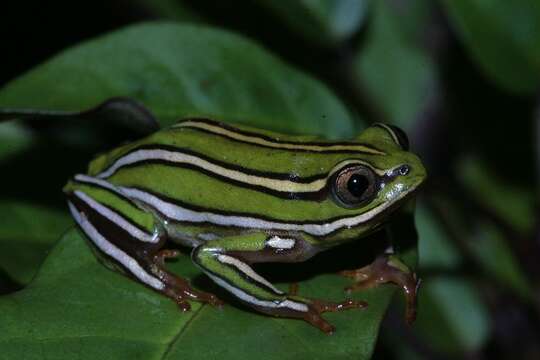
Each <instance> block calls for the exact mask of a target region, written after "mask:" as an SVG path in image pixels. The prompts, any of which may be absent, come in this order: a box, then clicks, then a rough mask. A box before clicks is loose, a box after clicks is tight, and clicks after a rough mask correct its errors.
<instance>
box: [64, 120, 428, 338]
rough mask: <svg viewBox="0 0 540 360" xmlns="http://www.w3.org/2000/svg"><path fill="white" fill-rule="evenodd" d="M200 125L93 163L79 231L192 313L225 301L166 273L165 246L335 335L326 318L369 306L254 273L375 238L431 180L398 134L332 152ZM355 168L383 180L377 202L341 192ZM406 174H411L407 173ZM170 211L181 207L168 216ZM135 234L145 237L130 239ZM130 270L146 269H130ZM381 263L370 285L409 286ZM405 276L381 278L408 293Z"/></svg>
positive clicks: (372, 133) (254, 302) (400, 268)
mask: <svg viewBox="0 0 540 360" xmlns="http://www.w3.org/2000/svg"><path fill="white" fill-rule="evenodd" d="M193 123H194V124H195V126H190V121H188V122H180V123H179V125H177V126H173V127H171V128H168V129H164V130H161V131H159V132H156V133H154V134H152V135H150V136H148V137H147V138H144V139H142V140H139V141H136V142H134V143H131V144H127V145H124V146H121V147H119V148H116V149H114V150H112V151H110V152H108V153H105V154H102V155H100V156H98V157H97V158H96V159H95V160H94V161H92V163H91V164H90V166H89V170H88V173H87V175H78V176H76V177H75V178H74V179H73V180H71V181H70V182H69V183H68V184H67V185H66V187H65V188H64V191H65V193H66V194H67V196H68V199H69V202H70V207H71V210H72V213H73V215H74V217H75V219H76V220H77V222H78V224H79V225H80V226H81V228H82V230H83V231H84V232H85V233H86V234H87V235H88V238H89V239H90V240H91V241H92V243H93V244H94V245H96V247H97V248H98V249H99V250H101V252H102V253H104V255H105V256H106V257H107V258H109V259H110V260H112V261H113V262H114V263H116V265H118V267H119V268H120V269H121V270H123V271H124V272H125V273H127V274H128V275H130V276H133V277H134V278H135V279H137V280H139V281H141V282H143V283H145V284H146V285H147V286H150V287H152V288H154V289H155V290H157V291H160V292H161V293H163V294H165V295H167V296H169V297H171V298H173V299H174V300H175V301H176V302H177V303H178V304H179V305H180V306H181V308H182V309H184V310H187V309H189V303H188V302H187V300H198V301H203V302H209V303H212V304H220V301H219V300H218V299H217V298H216V297H215V296H214V295H211V294H207V293H204V292H200V291H197V290H194V289H192V288H191V287H189V284H188V283H187V282H186V281H185V280H183V279H182V278H180V277H177V276H176V275H174V274H171V273H169V272H167V271H166V270H165V268H164V264H163V260H164V259H165V258H167V257H174V256H176V255H177V252H175V251H169V250H163V247H164V245H165V243H166V240H168V239H170V240H173V241H175V242H177V243H179V244H181V245H185V246H189V247H192V248H193V252H192V259H193V261H194V262H195V264H197V265H198V266H199V267H200V268H201V269H202V270H203V271H204V272H205V273H206V274H208V275H209V276H210V277H211V278H212V279H213V280H214V281H216V283H218V284H219V285H221V286H223V287H224V288H225V289H227V290H229V291H231V292H232V293H233V295H235V296H237V297H238V298H239V300H241V301H243V302H244V303H246V304H247V305H249V306H251V307H253V308H255V309H257V310H259V311H261V312H264V313H267V314H271V315H274V316H286V317H293V318H301V319H304V320H306V321H308V322H309V323H311V324H313V325H315V326H317V327H318V328H320V329H321V330H323V331H325V332H328V333H330V332H332V331H333V327H332V326H331V325H330V324H328V323H327V322H326V321H325V320H324V319H323V318H322V317H321V316H320V314H321V313H322V312H325V311H337V310H342V309H346V308H352V307H361V306H363V304H362V303H359V302H353V301H346V302H343V303H338V304H333V303H329V302H324V301H320V300H310V299H305V298H302V297H299V296H296V295H295V294H286V293H282V292H280V291H278V290H277V289H275V288H273V287H272V286H271V284H269V283H267V282H266V281H265V280H264V279H262V278H260V276H258V275H257V274H255V273H254V271H253V270H252V269H251V267H250V266H249V264H252V263H256V262H297V261H304V260H306V259H309V258H310V257H312V256H313V255H315V254H316V253H318V252H320V251H323V250H326V249H328V248H332V247H334V246H336V245H339V244H342V243H345V242H349V241H353V240H357V239H358V238H360V237H362V236H365V235H367V234H369V233H370V232H372V231H374V230H375V229H377V228H379V227H380V226H381V224H383V223H384V222H385V221H386V220H387V218H388V215H390V214H391V213H392V212H393V211H394V210H396V209H397V208H399V207H400V206H401V205H402V204H403V203H405V202H406V201H407V200H408V199H409V198H410V197H411V196H412V195H413V194H414V193H415V192H416V189H417V188H418V187H419V185H420V184H421V183H422V182H423V181H424V179H425V177H426V172H425V169H424V167H423V165H422V163H421V161H420V160H419V159H418V157H417V156H416V155H414V154H413V153H411V152H408V151H406V150H405V149H404V148H405V146H404V144H403V143H402V142H400V140H402V139H401V138H400V137H399V135H400V133H396V131H395V129H394V128H392V127H388V126H384V125H379V126H373V127H370V128H368V129H366V130H365V131H364V132H362V133H361V134H360V135H359V136H358V137H357V138H356V139H355V140H354V141H352V142H348V143H344V142H341V143H331V142H324V141H322V140H320V139H315V138H312V137H298V136H287V135H281V134H275V133H271V132H269V131H264V130H258V129H251V128H247V127H241V126H234V127H233V126H230V125H224V124H221V123H218V122H214V121H211V120H191V124H193ZM252 139H254V140H252ZM269 143H270V144H269ZM283 144H287V145H285V146H283ZM304 145H305V146H307V150H306V148H305V147H303V146H304ZM332 146H334V148H332ZM335 146H342V148H336V147H335ZM361 146H365V147H367V148H368V149H367V150H365V151H364V150H363V149H362V148H357V147H361ZM321 149H322V150H321ZM329 149H330V151H328V150H329ZM177 150H178V151H181V152H182V153H181V154H180V155H178V156H180V157H181V159H180V160H179V159H176V160H173V159H171V158H170V157H169V155H163V154H162V153H163V152H167V153H168V154H169V153H170V152H174V153H175V156H176V154H177V153H176V151H177ZM158 153H159V154H161V155H159V154H158ZM156 154H158V155H159V156H158V155H156ZM126 159H127V160H126ZM358 164H361V165H360V166H361V167H364V168H366V167H369V169H371V173H372V174H375V173H376V175H374V176H373V177H372V178H371V179H376V180H373V188H372V190H371V195H370V196H368V197H367V198H366V199H363V200H362V201H356V202H354V201H353V203H348V202H347V201H348V200H350V199H347V201H344V200H343V198H342V197H341V195H340V194H341V192H347V191H348V190H347V189H349V188H347V186H346V184H347V182H344V183H343V184H341V187H340V186H338V185H336V179H337V178H338V176H339V175H340V174H341V173H342V171H343V169H344V168H345V167H348V166H353V167H354V166H358ZM403 165H406V166H408V168H407V171H406V172H405V173H403V174H400V173H399V169H400V167H402V166H403ZM115 166H116V167H115ZM224 169H225V170H224ZM355 171H356V170H355ZM246 174H247V176H246ZM344 178H345V177H344ZM261 179H262V180H261ZM346 179H348V178H346ZM261 181H262V183H261ZM314 181H318V182H317V184H314V183H313V182H314ZM308 183H309V184H308ZM371 183H372V182H369V184H371ZM291 184H292V185H291ZM295 186H297V187H295ZM336 189H338V190H336ZM134 191H135V192H134ZM137 191H138V192H137ZM340 191H341V192H340ZM141 192H142V193H143V195H141ZM148 194H150V195H148ZM149 196H152V197H153V199H156V198H159V199H160V200H161V202H154V201H150V200H149V199H150V198H149ZM164 204H165V205H164ZM170 204H173V205H175V206H177V207H176V208H175V209H172V210H171V209H169V208H167V206H168V205H170ZM179 208H180V210H179ZM186 209H187V210H186ZM175 211H176V212H175ZM186 211H187V212H186ZM208 213H211V214H213V215H210V216H209V215H208ZM178 214H180V215H178ZM223 218H226V219H227V220H225V222H223V221H224V220H222V219H223ZM248 218H249V219H254V218H255V219H257V221H255V222H254V221H251V220H249V219H248ZM338 219H341V220H338ZM355 219H356V220H355ZM339 221H342V222H345V223H346V224H341V223H339ZM261 222H262V223H264V224H263V225H261ZM126 223H128V225H126ZM274 224H275V225H274ZM306 224H310V225H307V227H306ZM309 226H312V227H309ZM133 228H137V229H138V230H139V233H144V234H146V240H144V239H143V240H141V239H140V238H138V237H137V236H138V234H139V233H137V234H135V235H134V232H133V231H131V233H130V231H129V229H133ZM92 229H93V230H92ZM96 233H97V234H99V235H96ZM139 235H140V234H139ZM139 237H140V236H139ZM112 248H115V249H113V250H111V249H112ZM116 250H120V251H121V254H120V255H119V253H118V251H116ZM130 261H131V263H133V261H135V262H136V263H137V265H138V266H135V267H136V268H134V267H133V266H131V267H130V266H126V264H127V263H129V262H130ZM384 264H386V265H385V266H386V267H384V266H383V268H381V269H378V272H379V273H378V274H372V275H373V276H372V277H376V275H384V274H388V273H392V274H394V273H396V272H398V275H399V276H401V277H402V275H403V274H405V275H406V277H407V281H408V282H407V286H409V288H410V287H411V284H410V282H411V277H412V276H413V274H412V273H411V272H410V271H409V270H408V269H407V268H406V267H404V265H403V264H401V263H399V262H398V260H396V259H395V257H392V261H385V262H384ZM368 270H369V269H368ZM383 273H384V274H383ZM365 275H366V269H363V273H362V274H360V273H355V275H353V277H355V278H362V279H363V280H365V279H366V277H365ZM394 275H395V274H394ZM399 276H398V277H399ZM379 277H381V276H379ZM398 277H396V276H387V277H385V276H382V278H385V281H393V282H397V283H399V284H400V285H404V284H403V281H401V280H396V279H398ZM149 279H150V280H149ZM414 279H415V278H414ZM414 283H416V282H415V281H414ZM413 285H414V284H413Z"/></svg>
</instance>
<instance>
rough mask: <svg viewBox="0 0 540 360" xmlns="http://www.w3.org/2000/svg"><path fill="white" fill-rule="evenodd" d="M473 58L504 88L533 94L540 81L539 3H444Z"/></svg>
mask: <svg viewBox="0 0 540 360" xmlns="http://www.w3.org/2000/svg"><path fill="white" fill-rule="evenodd" d="M442 3H443V4H444V6H445V8H446V11H447V14H448V16H449V18H450V20H451V21H452V22H453V24H454V27H455V28H456V30H457V32H458V33H459V35H460V36H461V39H462V41H463V43H464V44H465V46H466V47H467V49H468V51H469V52H470V54H471V56H472V58H473V59H474V60H475V61H476V62H477V63H478V64H480V66H481V67H482V69H483V70H484V71H485V72H486V73H487V74H488V75H489V76H490V77H491V78H492V79H493V80H494V81H495V82H496V83H497V84H498V85H499V86H501V87H503V88H504V89H507V90H509V91H513V92H517V93H533V92H535V91H536V90H538V87H539V82H540V42H539V41H538V39H539V38H540V3H539V2H538V1H537V0H516V1H506V0H492V1H484V0H443V1H442Z"/></svg>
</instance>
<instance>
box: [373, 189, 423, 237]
mask: <svg viewBox="0 0 540 360" xmlns="http://www.w3.org/2000/svg"><path fill="white" fill-rule="evenodd" d="M424 183H425V181H423V180H422V181H418V182H416V183H415V184H414V185H412V186H411V187H410V188H409V189H408V190H407V191H406V192H404V193H402V194H401V195H400V196H398V197H397V198H396V199H395V200H393V201H392V204H390V205H389V206H388V207H386V208H385V209H384V211H381V212H379V214H378V215H376V216H375V217H374V218H373V220H374V221H373V222H374V224H376V225H375V226H374V227H373V229H374V230H375V229H379V228H381V227H382V226H384V225H385V224H386V223H388V221H389V218H390V217H391V215H392V214H394V213H395V212H396V211H398V210H399V209H401V208H402V207H403V205H404V204H405V203H407V202H408V201H410V200H411V199H412V198H414V197H415V196H416V194H417V193H418V190H419V189H420V188H421V187H423V185H424ZM381 206H383V205H381Z"/></svg>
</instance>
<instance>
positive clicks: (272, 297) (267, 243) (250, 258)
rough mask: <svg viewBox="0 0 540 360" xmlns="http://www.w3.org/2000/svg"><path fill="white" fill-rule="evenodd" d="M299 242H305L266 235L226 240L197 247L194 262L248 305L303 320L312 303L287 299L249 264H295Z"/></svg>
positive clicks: (248, 235) (194, 252)
mask: <svg viewBox="0 0 540 360" xmlns="http://www.w3.org/2000/svg"><path fill="white" fill-rule="evenodd" d="M297 242H303V241H302V240H299V239H282V238H279V237H277V236H270V235H267V234H264V233H252V234H247V235H239V236H234V237H226V238H222V239H219V240H212V241H209V242H207V243H205V244H203V245H200V246H199V247H197V248H195V249H194V250H193V252H192V259H193V261H194V262H195V263H196V264H197V265H198V266H200V267H201V268H202V270H203V271H204V272H205V273H206V274H207V275H208V276H209V277H210V278H211V279H212V280H214V282H216V283H217V284H218V285H220V286H221V287H223V288H225V289H226V290H228V291H229V292H231V293H232V294H233V295H234V296H236V297H237V298H238V299H240V300H242V301H243V302H245V303H247V304H248V305H250V306H252V307H255V308H257V309H258V310H260V311H262V312H266V313H270V314H273V315H279V316H293V317H300V316H301V315H300V313H305V312H308V311H309V307H308V303H307V302H306V301H304V299H301V298H300V297H295V298H294V299H293V298H291V297H290V296H287V294H285V293H284V292H283V291H281V290H279V289H277V288H276V287H274V286H273V285H272V284H271V283H270V282H269V281H268V280H266V279H264V278H263V277H262V276H260V275H259V274H257V273H256V272H255V271H254V270H253V268H252V267H251V266H249V264H248V263H247V262H266V261H276V262H279V261H294V259H293V257H294V256H295V255H294V254H295V246H296V243H297ZM291 254H293V256H291ZM298 260H300V259H298Z"/></svg>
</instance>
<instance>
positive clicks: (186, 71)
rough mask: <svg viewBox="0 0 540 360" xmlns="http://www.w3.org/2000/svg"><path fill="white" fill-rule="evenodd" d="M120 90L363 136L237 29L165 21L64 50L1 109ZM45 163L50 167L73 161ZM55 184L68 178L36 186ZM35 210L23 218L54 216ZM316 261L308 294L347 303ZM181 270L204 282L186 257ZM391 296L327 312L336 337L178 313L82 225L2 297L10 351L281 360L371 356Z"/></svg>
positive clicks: (388, 291) (177, 104) (233, 311)
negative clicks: (124, 270)
mask: <svg viewBox="0 0 540 360" xmlns="http://www.w3.org/2000/svg"><path fill="white" fill-rule="evenodd" d="M59 79H60V80H59ZM113 96H130V97H134V98H135V99H137V100H138V101H140V102H142V103H143V104H145V105H146V106H147V107H149V109H150V110H151V111H152V113H153V114H155V115H156V117H157V118H158V120H160V121H161V123H162V125H166V124H170V123H171V122H173V121H174V120H175V119H176V118H178V117H183V116H190V115H191V116H212V117H215V118H217V119H223V120H228V121H240V122H244V123H249V124H251V125H254V126H260V127H267V128H271V129H274V130H282V131H288V132H297V133H303V134H306V133H311V134H321V135H324V136H326V137H333V138H337V137H343V136H347V137H352V136H353V135H354V134H355V125H354V123H353V120H352V119H351V116H350V115H349V113H348V112H347V111H346V109H345V107H344V106H343V105H342V104H341V103H340V102H339V101H338V100H337V99H336V98H335V97H334V96H333V95H332V94H331V92H330V91H329V90H328V89H327V88H326V87H324V86H323V85H321V84H319V83H318V82H316V81H315V80H313V79H310V78H309V77H307V76H305V75H303V74H302V73H300V72H298V71H296V70H293V69H291V68H289V67H288V66H287V65H285V64H284V63H282V62H281V61H280V60H278V59H276V58H275V57H273V56H272V55H270V54H268V53H267V52H266V51H264V50H263V49H262V48H260V47H259V46H257V45H255V44H253V43H252V42H250V41H248V40H245V39H244V38H241V37H239V36H237V35H233V34H230V33H228V32H223V31H219V30H216V29H209V28H205V27H198V26H192V25H174V24H168V23H155V24H146V25H139V26H134V27H130V28H127V29H124V30H120V31H118V32H116V33H112V34H109V35H105V36H103V37H101V38H98V39H96V40H92V41H89V42H87V43H85V44H82V45H80V46H77V47H75V48H73V49H70V50H67V51H65V52H63V53H61V54H60V55H58V56H56V57H55V58H53V59H51V60H50V61H48V62H46V63H45V64H43V65H41V66H39V67H38V68H36V69H34V70H32V71H30V72H29V73H27V74H26V75H23V76H22V77H20V78H19V79H17V80H15V81H13V82H12V83H10V84H8V85H7V86H6V87H5V88H3V89H2V90H0V106H3V107H9V108H19V109H30V110H32V109H33V110H36V109H38V110H47V111H81V110H84V109H91V108H92V107H94V106H96V105H97V104H100V103H102V102H103V101H105V100H106V99H109V98H111V97H113ZM69 155H72V154H69ZM45 158H46V159H52V160H56V159H59V158H61V156H60V155H58V154H56V155H52V154H48V153H47V155H46V157H45ZM84 162H85V161H83V159H81V167H83V166H84V165H83V164H84ZM45 165H46V166H47V173H46V175H47V176H50V174H58V173H61V174H62V173H63V171H64V169H65V167H66V164H64V163H63V162H60V161H50V162H48V163H46V164H45ZM66 178H67V176H66ZM40 180H41V179H40ZM49 189H50V191H51V192H54V191H59V189H60V186H58V188H54V187H53V188H50V187H47V186H45V187H44V188H43V189H41V188H40V189H39V190H40V192H41V193H43V192H48V191H49ZM33 211H35V210H34V209H33V208H30V209H28V214H26V215H25V216H24V218H33V217H36V218H38V217H39V218H45V217H44V216H43V215H40V214H34V215H33V214H32V212H33ZM22 228H24V226H23V227H21V228H19V229H22ZM360 245H362V246H363V244H360ZM315 260H316V259H314V261H315ZM311 264H312V265H316V266H315V269H316V270H317V274H318V275H317V276H315V277H311V276H310V277H309V278H308V279H306V280H305V281H301V283H300V293H301V294H302V295H306V296H313V297H319V298H325V299H330V300H340V299H343V298H344V293H343V287H344V286H345V285H347V284H348V281H347V280H346V279H342V278H340V277H338V276H336V275H328V274H326V275H323V273H324V271H322V270H321V269H318V267H319V266H320V264H319V263H316V262H312V263H311ZM276 266H277V267H278V268H283V267H284V265H281V266H280V265H276ZM170 268H171V269H172V270H173V271H175V272H177V273H179V274H182V275H185V276H187V277H189V278H195V279H194V280H195V284H196V286H198V285H201V284H200V282H199V281H198V280H199V279H201V277H200V276H199V275H200V272H199V271H198V270H197V269H195V268H194V267H193V266H192V265H191V262H190V261H189V258H188V257H184V258H183V259H181V260H180V261H178V262H177V263H175V264H171V266H170ZM202 279H203V280H204V277H203V278H202ZM206 284H207V285H208V281H207V282H206ZM202 285H203V286H201V288H205V286H204V283H203V284H202ZM282 286H285V285H282ZM218 291H219V290H218ZM394 291H395V287H393V286H383V287H380V288H378V289H374V290H369V291H363V292H359V293H357V294H355V295H354V297H356V298H358V299H363V300H367V301H369V302H370V307H369V308H368V309H366V310H365V311H364V310H358V311H349V312H347V313H336V314H328V315H325V317H326V318H327V319H329V320H330V321H331V322H333V323H334V324H335V325H336V326H337V329H338V330H337V332H336V334H334V335H333V336H326V335H323V334H322V333H320V331H319V330H317V329H315V328H312V327H311V326H309V325H307V324H305V323H304V322H302V321H297V320H296V321H295V320H290V319H274V318H271V317H266V316H263V315H260V314H256V313H254V312H252V311H250V310H248V309H245V308H243V307H239V308H237V307H236V306H233V305H226V306H225V307H224V309H223V310H217V309H214V308H212V307H209V306H201V305H200V304H196V303H194V304H193V311H191V312H188V313H180V312H179V310H178V309H177V307H176V306H175V305H174V304H173V302H172V301H170V300H169V299H166V298H165V297H163V296H161V295H159V294H156V293H154V292H153V291H151V290H148V289H146V288H145V287H143V286H141V285H139V284H137V283H135V282H134V281H131V280H129V279H127V278H126V277H124V276H122V275H120V274H117V273H115V272H112V271H109V270H107V269H106V268H105V267H104V266H102V265H101V264H99V263H98V262H97V260H96V259H95V257H94V256H93V255H92V254H91V252H90V251H89V249H88V247H87V246H86V245H85V244H84V242H83V241H82V238H81V236H80V235H79V234H78V233H77V232H75V231H72V232H69V233H68V234H67V235H66V236H65V237H64V238H63V240H62V241H60V242H59V243H58V245H57V246H56V247H55V249H54V250H53V251H52V252H51V253H50V254H49V256H48V257H47V259H46V261H45V263H44V265H43V266H42V268H41V270H40V271H39V273H38V275H37V277H36V278H35V279H34V280H33V281H32V282H31V283H30V284H29V285H28V286H27V287H26V288H24V289H23V290H21V291H19V292H16V293H12V294H9V295H6V296H3V297H0V313H1V314H2V316H1V317H0V332H1V333H2V337H1V338H0V351H1V353H2V355H3V356H4V354H5V356H7V357H8V358H33V357H39V358H44V357H45V358H46V357H52V358H74V357H79V358H92V359H94V358H142V359H149V358H176V357H177V356H183V358H190V359H196V358H208V357H217V356H219V358H220V359H227V358H235V359H237V358H240V357H242V358H244V357H248V358H250V357H255V356H257V357H260V356H261V355H260V354H261V353H262V351H266V353H265V355H266V354H268V355H267V356H266V358H270V359H272V358H276V359H277V358H280V359H281V358H284V357H285V358H286V357H289V358H298V357H304V356H306V354H307V356H309V357H312V358H318V359H326V358H328V359H340V358H343V359H348V358H351V357H354V358H358V359H367V358H369V357H370V355H371V353H372V351H373V348H374V344H375V341H376V338H377V333H378V329H379V325H380V321H381V319H382V317H383V314H384V312H385V310H386V307H387V305H388V302H389V301H390V298H391V296H392V294H393V293H394ZM219 294H220V296H222V297H224V298H226V299H228V300H229V299H230V298H227V297H226V295H225V294H223V293H222V292H221V293H219ZM231 303H232V304H235V302H234V301H231ZM231 344H233V345H234V346H231Z"/></svg>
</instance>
